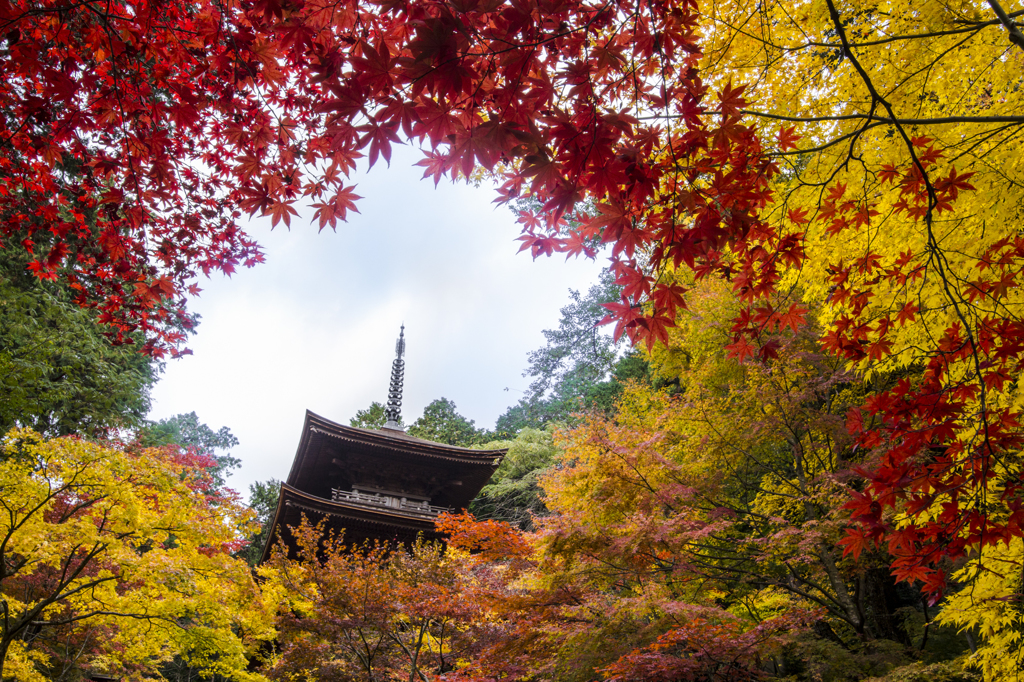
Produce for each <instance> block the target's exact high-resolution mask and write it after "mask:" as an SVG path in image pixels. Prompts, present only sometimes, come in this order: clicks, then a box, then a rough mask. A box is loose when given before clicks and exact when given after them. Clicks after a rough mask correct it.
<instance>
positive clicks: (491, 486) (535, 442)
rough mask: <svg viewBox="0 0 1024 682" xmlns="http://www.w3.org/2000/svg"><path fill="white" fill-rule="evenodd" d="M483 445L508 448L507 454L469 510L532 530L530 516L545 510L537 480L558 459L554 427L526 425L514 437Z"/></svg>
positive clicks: (481, 515) (482, 517) (481, 516)
mask: <svg viewBox="0 0 1024 682" xmlns="http://www.w3.org/2000/svg"><path fill="white" fill-rule="evenodd" d="M484 447H485V448H487V449H498V448H508V453H507V454H506V455H505V457H504V459H502V461H501V466H500V467H498V470H497V471H495V472H494V475H493V476H491V480H490V482H489V483H488V484H487V485H485V486H484V488H483V490H481V491H480V494H479V495H478V496H477V498H476V499H475V500H473V503H472V504H471V505H470V507H469V510H470V512H472V513H473V515H474V516H476V517H477V518H478V519H494V520H497V521H505V522H507V523H511V524H513V525H516V526H519V527H520V528H522V529H524V530H529V529H531V528H532V527H533V518H534V517H535V516H542V515H544V514H546V513H547V507H546V506H545V505H544V499H543V491H542V490H541V488H540V485H539V484H538V480H539V479H540V477H541V476H543V475H544V474H545V473H546V472H547V471H548V470H549V469H550V468H551V466H552V465H553V464H554V463H555V461H556V460H557V458H558V449H557V448H556V447H555V443H554V427H553V426H548V427H547V428H546V429H543V430H542V429H534V428H530V427H526V428H524V429H522V430H521V431H520V432H519V434H518V435H517V436H516V437H515V439H514V440H503V441H492V442H490V443H486V444H484Z"/></svg>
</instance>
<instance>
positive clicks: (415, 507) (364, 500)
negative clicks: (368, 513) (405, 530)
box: [331, 488, 449, 518]
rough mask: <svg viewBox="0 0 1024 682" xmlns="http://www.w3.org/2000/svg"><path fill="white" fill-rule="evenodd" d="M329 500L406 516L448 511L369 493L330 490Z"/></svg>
mask: <svg viewBox="0 0 1024 682" xmlns="http://www.w3.org/2000/svg"><path fill="white" fill-rule="evenodd" d="M331 499H332V500H333V501H335V502H349V503H351V504H358V505H361V506H366V507H374V508H377V509H393V510H395V511H400V512H405V513H407V514H414V515H416V516H425V517H431V518H432V517H435V516H437V515H438V514H440V513H441V512H446V511H449V509H448V507H435V506H434V505H432V504H430V503H429V502H426V501H422V502H421V501H419V500H407V499H405V498H404V497H392V496H390V495H380V494H373V495H371V494H370V493H361V492H358V491H356V490H338V489H337V488H333V489H331Z"/></svg>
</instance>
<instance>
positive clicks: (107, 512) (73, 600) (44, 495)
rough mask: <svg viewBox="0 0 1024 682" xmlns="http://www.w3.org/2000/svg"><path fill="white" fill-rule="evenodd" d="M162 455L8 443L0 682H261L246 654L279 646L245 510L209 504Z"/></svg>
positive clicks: (3, 475) (0, 526) (13, 436)
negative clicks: (113, 681) (106, 678)
mask: <svg viewBox="0 0 1024 682" xmlns="http://www.w3.org/2000/svg"><path fill="white" fill-rule="evenodd" d="M192 473H193V472H191V471H190V469H189V468H188V467H186V466H182V465H180V464H178V463H177V462H175V461H174V457H173V454H172V453H171V452H170V451H168V450H162V449H148V450H143V451H140V452H126V451H124V450H123V449H121V448H117V447H111V446H105V445H100V444H96V443H90V442H88V441H84V440H80V439H76V438H60V439H54V440H43V439H42V438H41V437H40V436H38V435H36V434H34V433H32V432H27V431H21V432H18V431H13V432H11V433H10V434H9V435H8V436H7V438H6V439H5V440H4V441H3V448H2V451H0V599H2V602H0V608H2V614H0V628H2V629H0V677H2V678H3V679H4V680H7V679H13V680H18V681H19V682H30V681H32V682H35V681H41V680H47V679H58V678H61V677H63V676H66V675H71V676H74V675H75V671H80V670H82V669H86V670H90V671H92V672H98V673H105V674H110V675H116V676H123V677H124V678H126V679H148V678H151V677H159V673H158V672H157V670H158V668H159V666H161V665H162V664H164V663H166V662H167V661H169V660H171V659H172V658H173V657H175V656H180V657H182V658H183V659H184V660H186V661H187V662H188V663H189V664H190V665H191V666H192V667H194V668H196V669H198V670H199V671H201V672H203V673H204V674H217V675H221V676H223V677H225V678H229V679H238V680H255V679H262V678H260V677H259V676H256V675H252V674H250V673H248V672H247V671H246V669H247V666H248V660H247V656H248V655H249V654H250V653H252V651H253V648H254V647H256V646H258V645H259V643H260V642H262V641H265V640H267V639H269V638H271V637H272V636H273V631H272V629H271V628H270V626H269V625H268V624H269V623H270V622H272V617H271V616H268V614H267V612H266V610H265V609H264V605H263V603H262V601H261V595H260V591H259V589H258V588H257V586H256V585H255V583H254V581H253V580H252V577H251V574H250V572H249V570H248V568H247V566H246V564H245V563H244V562H243V561H241V560H239V559H235V558H233V557H232V556H231V554H230V552H231V550H233V549H235V548H237V547H238V545H239V538H241V537H243V536H242V535H241V534H240V524H242V525H244V524H246V523H247V522H248V520H249V514H248V512H247V511H246V510H245V509H244V508H243V507H241V506H240V505H238V504H237V503H235V502H232V501H231V500H229V499H223V498H218V499H217V500H215V501H211V500H210V498H209V497H208V495H207V493H206V492H205V488H204V487H203V486H202V485H197V484H196V478H195V477H194V476H193V475H192Z"/></svg>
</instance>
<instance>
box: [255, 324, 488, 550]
mask: <svg viewBox="0 0 1024 682" xmlns="http://www.w3.org/2000/svg"><path fill="white" fill-rule="evenodd" d="M395 354H396V358H395V361H394V363H393V364H392V367H391V385H390V387H389V391H388V403H387V408H386V411H385V415H386V417H387V423H385V425H384V427H383V428H381V429H363V428H356V427H353V426H343V425H342V424H337V423H335V422H332V421H330V420H328V419H324V418H323V417H321V416H319V415H316V414H314V413H312V412H310V411H308V410H307V411H306V418H305V421H304V422H303V425H302V436H301V437H300V439H299V447H298V449H297V450H296V452H295V459H294V461H293V462H292V468H291V471H290V472H289V474H288V478H287V480H286V481H285V482H284V483H282V484H281V491H280V495H279V497H278V502H277V509H276V511H275V512H274V521H273V526H272V531H271V533H270V536H269V538H268V540H267V543H266V545H265V546H264V548H263V555H262V557H261V559H260V561H261V562H263V561H266V560H267V559H268V558H269V556H270V552H271V548H272V547H273V545H274V544H275V543H276V542H277V538H278V537H280V538H281V539H282V540H284V542H285V544H287V545H289V547H291V546H292V542H293V540H292V537H291V532H290V531H289V530H288V528H289V527H294V526H298V525H299V523H300V521H301V519H302V516H303V515H305V516H306V518H308V519H309V521H310V522H311V523H318V522H320V521H324V524H325V527H326V528H327V529H329V530H333V531H335V532H341V531H344V539H345V543H346V544H348V545H350V546H351V545H355V544H360V543H363V542H374V541H380V542H383V543H386V544H395V543H402V544H408V543H411V542H413V541H414V540H415V539H416V537H417V536H418V535H420V534H422V535H423V537H425V538H426V539H428V540H429V539H437V538H438V537H439V534H438V533H437V532H436V531H435V529H434V521H435V520H436V518H437V516H438V514H440V513H442V512H448V511H450V512H457V511H460V510H463V509H465V508H466V507H468V506H469V503H470V502H471V501H472V500H473V498H474V497H476V495H477V494H478V493H479V492H480V489H481V488H483V487H484V485H485V484H486V483H487V481H488V480H489V479H490V478H491V474H493V473H494V471H495V470H496V469H497V468H498V465H499V464H500V463H501V459H502V457H504V455H505V452H506V451H505V450H473V449H470V448H463V447H458V446H453V445H445V444H442V443H434V442H432V441H429V440H424V439H422V438H416V437H414V436H410V435H408V434H407V433H405V431H404V430H403V429H402V427H401V426H400V423H401V408H402V387H403V382H404V376H405V361H404V360H403V358H402V356H403V355H404V354H405V326H404V325H403V326H402V331H401V333H400V335H399V337H398V342H397V344H396V345H395Z"/></svg>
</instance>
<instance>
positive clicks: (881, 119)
mask: <svg viewBox="0 0 1024 682" xmlns="http://www.w3.org/2000/svg"><path fill="white" fill-rule="evenodd" d="M741 113H744V114H748V115H750V116H757V117H759V118H770V119H775V120H778V121H792V122H795V123H820V122H824V121H857V120H862V121H875V122H877V123H881V124H883V125H884V124H888V125H942V124H946V123H1024V115H1021V116H940V117H938V118H893V117H890V116H878V115H876V114H842V115H838V116H785V115H783V114H773V113H770V112H766V111H755V110H753V109H743V110H742V111H741ZM650 118H655V117H653V116H652V117H650ZM677 118H678V116H677Z"/></svg>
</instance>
